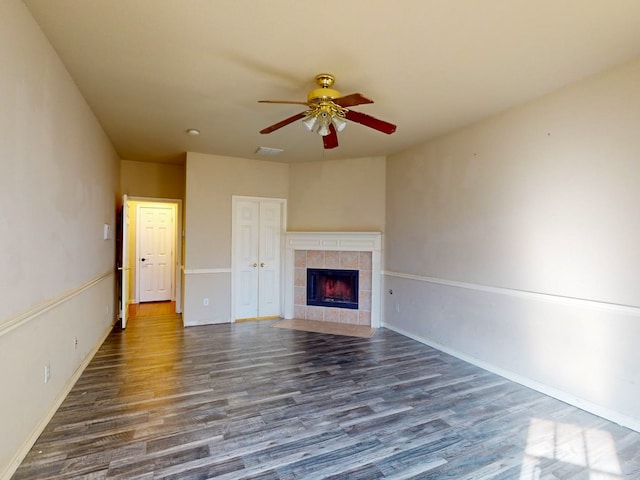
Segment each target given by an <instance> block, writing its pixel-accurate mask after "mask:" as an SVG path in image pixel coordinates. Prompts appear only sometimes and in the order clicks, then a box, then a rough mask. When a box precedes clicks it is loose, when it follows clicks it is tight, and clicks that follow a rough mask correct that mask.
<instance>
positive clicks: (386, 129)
mask: <svg viewBox="0 0 640 480" xmlns="http://www.w3.org/2000/svg"><path fill="white" fill-rule="evenodd" d="M315 81H316V84H317V85H318V86H319V87H320V88H316V89H313V90H311V91H310V92H309V94H308V95H307V101H306V102H300V101H291V100H260V103H287V104H296V105H306V106H307V107H309V109H308V110H306V111H304V112H302V113H298V114H296V115H293V116H291V117H289V118H286V119H284V120H282V121H280V122H278V123H275V124H273V125H270V126H269V127H266V128H264V129H262V130H260V133H263V134H266V133H271V132H273V131H275V130H278V129H279V128H282V127H284V126H286V125H289V124H290V123H293V122H295V121H297V120H300V119H303V120H302V124H303V125H304V126H305V128H306V129H307V130H308V131H310V132H316V133H318V134H319V135H321V136H322V137H323V143H324V148H327V149H328V148H335V147H337V146H338V135H337V132H342V131H343V130H344V128H345V127H346V126H347V120H351V121H352V122H356V123H360V124H362V125H365V126H367V127H370V128H373V129H375V130H378V131H380V132H383V133H386V134H391V133H393V132H395V131H396V126H395V125H393V124H392V123H388V122H385V121H383V120H379V119H377V118H374V117H372V116H370V115H367V114H364V113H360V112H355V111H353V110H349V107H353V106H355V105H362V104H366V103H373V100H370V99H368V98H367V97H365V96H364V95H362V94H361V93H352V94H350V95H346V96H342V95H341V93H340V92H339V91H338V90H335V89H333V88H331V87H332V86H333V84H334V82H335V77H334V76H333V75H330V74H328V73H321V74H319V75H316V78H315Z"/></svg>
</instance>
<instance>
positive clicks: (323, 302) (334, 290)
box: [307, 268, 358, 310]
mask: <svg viewBox="0 0 640 480" xmlns="http://www.w3.org/2000/svg"><path fill="white" fill-rule="evenodd" d="M307 305H313V306H319V307H336V308H350V309H353V310H357V309H358V270H330V269H326V268H308V269H307Z"/></svg>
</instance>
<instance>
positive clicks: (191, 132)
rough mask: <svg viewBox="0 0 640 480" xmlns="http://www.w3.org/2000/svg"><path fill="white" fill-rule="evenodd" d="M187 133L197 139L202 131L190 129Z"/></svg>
mask: <svg viewBox="0 0 640 480" xmlns="http://www.w3.org/2000/svg"><path fill="white" fill-rule="evenodd" d="M187 133H188V134H189V135H191V136H192V137H197V136H198V135H200V130H197V129H195V128H190V129H189V130H187Z"/></svg>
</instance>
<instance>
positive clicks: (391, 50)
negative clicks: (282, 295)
mask: <svg viewBox="0 0 640 480" xmlns="http://www.w3.org/2000/svg"><path fill="white" fill-rule="evenodd" d="M24 1H25V4H26V5H27V6H28V8H29V9H30V10H31V12H32V14H33V15H34V17H35V19H36V21H37V22H38V23H39V24H40V25H41V27H42V29H43V31H44V32H45V34H46V35H47V37H48V38H49V40H50V42H51V43H52V44H53V46H54V48H55V49H56V50H57V52H58V54H59V55H60V57H61V59H62V61H63V62H64V63H65V65H66V66H67V69H68V70H69V72H70V73H71V76H72V77H73V79H74V80H75V82H76V83H77V85H78V86H79V88H80V90H81V91H82V93H83V94H84V96H85V98H86V99H87V101H88V103H89V105H90V106H91V107H92V108H93V111H94V112H95V114H96V115H97V117H98V119H99V120H100V122H101V123H102V126H103V127H104V129H105V131H106V132H107V134H108V135H109V137H110V138H111V140H112V142H113V144H114V145H115V147H116V149H117V150H118V152H119V154H120V156H121V157H122V158H123V159H128V160H142V161H178V160H179V159H181V158H183V157H184V156H183V155H182V154H183V153H184V152H186V151H194V152H201V153H212V154H219V155H227V156H235V157H245V158H254V157H255V158H258V157H257V156H256V155H255V154H254V152H255V150H256V149H257V148H258V147H259V146H267V147H276V148H283V149H284V153H283V154H282V155H280V156H279V157H259V158H267V159H269V160H278V161H285V162H295V161H312V160H321V159H323V158H327V159H333V158H357V157H364V156H378V155H388V154H392V153H394V152H398V151H401V150H404V149H407V148H409V147H411V146H413V145H416V144H419V143H422V142H424V141H425V140H427V139H429V138H432V137H434V136H437V135H441V134H443V133H445V132H447V131H450V130H452V129H456V128H458V127H461V126H463V125H467V124H470V123H473V122H475V121H477V120H479V119H482V118H484V117H487V116H490V115H493V114H495V113H498V112H501V111H504V110H506V109H508V108H510V107H512V106H514V105H518V104H521V103H524V102H526V101H528V100H531V99H533V98H536V97H539V96H541V95H543V94H545V93H547V92H550V91H553V90H556V89H558V88H561V87H563V86H564V85H567V84H569V83H571V82H574V81H576V80H578V79H581V78H584V77H586V76H589V75H592V74H594V73H597V72H599V71H602V70H605V69H607V68H609V67H611V66H614V65H616V64H619V63H622V62H624V61H626V60H629V59H631V58H635V57H638V56H640V28H639V27H638V25H639V24H640V1H638V0H614V1H612V0H395V1H389V0H315V1H309V0H24ZM323 72H328V73H332V74H334V75H335V76H336V84H335V85H334V88H336V89H338V90H340V91H341V92H342V93H343V94H348V93H354V92H360V93H363V94H364V95H366V96H368V97H370V98H372V99H373V100H374V101H375V103H374V104H371V105H361V106H358V107H354V110H359V111H361V112H364V113H367V114H369V115H373V116H374V117H378V118H380V119H383V120H386V121H389V122H391V123H395V124H396V125H397V126H398V129H397V131H396V133H394V134H392V135H390V136H388V135H385V134H383V133H379V132H377V131H375V130H371V129H369V128H367V127H364V126H362V125H359V124H355V123H350V124H349V125H348V126H347V128H346V129H345V130H344V131H343V132H342V133H340V134H339V141H340V146H339V147H338V148H336V149H333V150H323V148H322V139H321V137H319V136H318V135H317V134H314V133H308V132H307V131H306V130H305V129H304V127H303V126H302V125H301V124H300V122H297V123H293V124H291V125H288V126H286V127H284V128H282V129H280V130H278V131H276V132H274V133H271V134H269V135H261V134H260V133H258V132H259V130H261V129H262V128H264V127H266V126H268V125H270V124H272V123H276V122H278V121H280V120H282V119H284V118H286V117H289V116H291V115H293V114H295V113H298V112H300V111H302V110H304V107H303V106H299V105H280V104H259V103H258V102H257V101H258V100H260V99H277V100H305V99H306V94H307V92H308V91H309V90H311V89H312V88H314V86H315V85H314V82H313V79H314V76H315V75H316V74H318V73H323ZM189 128H197V129H199V130H200V131H201V132H202V133H201V135H200V136H198V137H191V136H189V135H187V134H186V133H185V131H186V130H187V129H189Z"/></svg>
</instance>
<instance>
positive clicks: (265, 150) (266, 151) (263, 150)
mask: <svg viewBox="0 0 640 480" xmlns="http://www.w3.org/2000/svg"><path fill="white" fill-rule="evenodd" d="M282 152H284V150H283V149H282V148H271V147H258V149H257V150H256V155H262V156H263V157H273V156H275V155H280V154H281V153H282Z"/></svg>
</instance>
